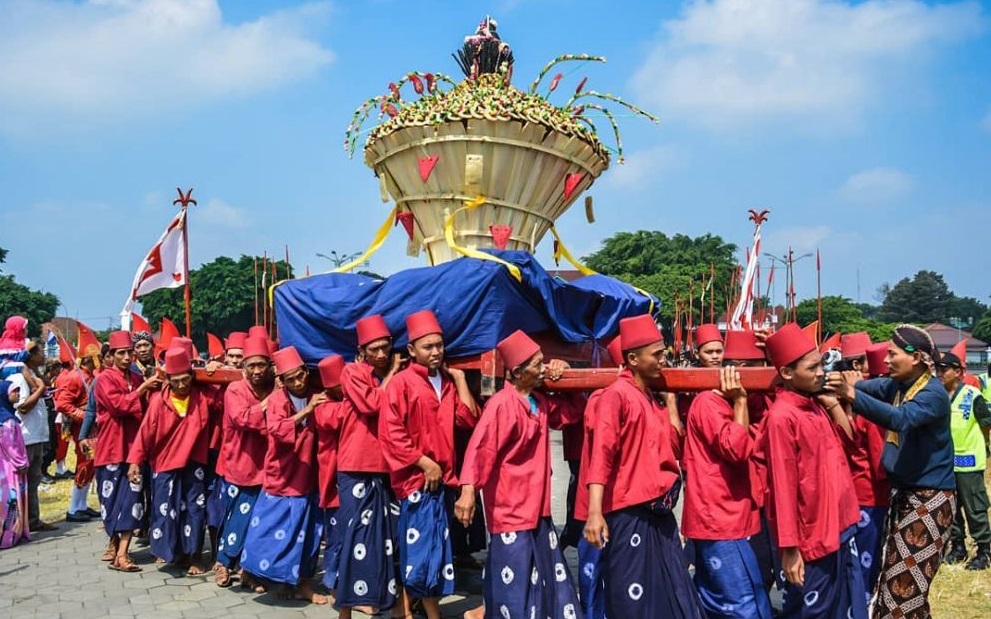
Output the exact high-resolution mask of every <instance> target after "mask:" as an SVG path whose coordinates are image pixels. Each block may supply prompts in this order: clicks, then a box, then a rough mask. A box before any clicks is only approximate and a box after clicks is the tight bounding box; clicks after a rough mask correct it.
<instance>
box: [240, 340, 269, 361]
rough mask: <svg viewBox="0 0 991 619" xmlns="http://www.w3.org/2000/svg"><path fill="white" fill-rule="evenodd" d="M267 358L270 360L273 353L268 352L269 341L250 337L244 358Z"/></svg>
mask: <svg viewBox="0 0 991 619" xmlns="http://www.w3.org/2000/svg"><path fill="white" fill-rule="evenodd" d="M249 357H265V358H266V359H270V358H271V357H272V353H271V352H269V350H268V340H267V339H265V338H263V337H249V338H248V339H247V340H246V341H245V342H244V358H245V359H247V358H249Z"/></svg>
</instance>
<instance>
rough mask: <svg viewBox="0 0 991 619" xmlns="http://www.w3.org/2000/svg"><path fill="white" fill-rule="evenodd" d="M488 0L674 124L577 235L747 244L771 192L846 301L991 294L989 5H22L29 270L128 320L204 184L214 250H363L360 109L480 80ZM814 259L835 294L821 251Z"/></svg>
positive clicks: (16, 196) (20, 146) (21, 114)
mask: <svg viewBox="0 0 991 619" xmlns="http://www.w3.org/2000/svg"><path fill="white" fill-rule="evenodd" d="M486 13H491V14H492V15H493V16H494V17H495V18H496V19H498V20H499V31H500V34H501V35H502V37H503V39H504V40H505V41H507V42H508V43H510V45H512V47H513V50H514V53H515V56H516V68H515V73H514V82H515V83H516V85H517V86H522V87H524V88H525V86H526V84H528V83H529V82H530V80H531V79H532V78H533V77H534V76H535V75H536V74H537V72H538V71H539V69H540V67H541V66H543V64H544V63H546V62H547V61H548V60H550V59H551V58H554V57H555V56H558V55H559V54H563V53H582V52H585V53H591V54H601V55H604V56H606V57H607V59H608V62H607V63H606V64H605V65H584V66H581V67H578V68H577V70H576V71H574V72H573V73H570V74H569V75H568V77H567V79H566V81H565V83H564V84H563V85H562V86H561V89H562V91H564V92H567V91H568V90H570V88H573V87H574V85H575V84H576V83H577V81H578V80H579V79H580V78H581V77H582V76H584V75H587V76H588V78H589V81H588V87H590V88H595V89H597V90H600V91H605V92H612V93H616V94H619V95H621V96H623V97H624V98H626V99H627V100H629V101H632V102H635V103H638V104H640V105H642V106H643V107H645V108H647V109H649V110H650V111H652V112H654V113H656V114H657V115H659V116H660V117H661V118H662V122H661V123H660V124H657V125H652V124H650V123H648V122H645V121H643V120H641V119H637V118H630V117H624V118H622V119H621V121H622V126H623V138H624V147H625V150H626V155H627V159H628V162H627V164H626V165H624V166H619V165H616V164H615V163H614V165H613V166H612V167H611V168H610V169H609V170H607V171H606V172H605V173H604V174H603V175H602V177H600V178H599V179H598V181H597V182H596V183H595V185H594V186H593V187H592V188H591V190H590V193H591V195H593V196H594V199H595V204H596V216H597V221H596V223H595V224H592V225H589V224H588V223H586V221H585V218H584V214H583V212H582V209H580V208H577V209H573V210H572V211H569V212H568V213H567V214H565V215H564V216H563V217H562V218H561V220H559V222H558V229H559V231H560V232H561V234H562V236H563V238H564V239H565V241H566V243H567V244H568V246H569V248H570V249H571V250H572V251H573V253H575V254H586V253H588V252H590V251H593V250H594V249H596V248H597V247H598V245H599V242H600V240H601V239H603V238H605V237H607V236H609V235H611V234H613V233H615V232H617V231H621V230H636V229H656V230H662V231H664V232H666V233H668V234H674V233H685V234H689V235H693V236H695V235H700V234H704V233H706V232H712V233H715V234H719V235H721V236H723V237H724V238H726V239H727V240H730V241H732V242H735V243H737V244H738V245H740V246H741V247H743V246H746V245H747V244H748V243H749V241H750V235H751V231H752V229H751V227H750V224H749V222H747V220H746V211H747V209H749V208H769V209H771V217H770V221H769V222H768V223H767V224H766V225H765V228H764V249H766V250H768V251H771V252H773V253H775V254H779V255H780V254H782V253H784V252H785V251H786V250H787V247H788V245H789V244H791V245H792V246H794V248H795V250H796V252H798V253H804V252H809V251H815V249H816V248H819V249H820V250H821V252H822V261H823V289H824V292H825V293H827V294H842V295H845V296H848V297H851V298H856V297H857V273H858V271H859V274H860V277H859V279H860V298H861V300H863V301H871V302H872V301H873V296H874V291H875V289H876V288H877V286H878V285H880V284H881V283H883V282H891V283H894V282H896V281H897V280H899V279H900V278H902V277H903V276H906V275H911V274H912V273H914V272H915V271H917V270H919V269H934V270H937V271H940V272H942V273H943V274H944V276H945V277H946V280H947V282H948V284H949V285H950V287H951V289H953V290H954V291H955V292H956V293H957V294H959V295H967V296H974V297H977V298H978V299H981V300H982V301H988V295H989V293H991V290H989V287H991V286H989V283H988V279H987V275H986V273H987V269H986V267H985V265H984V260H983V259H984V251H985V247H986V238H987V234H988V231H989V230H991V174H989V171H991V71H989V70H988V66H989V64H988V63H989V60H991V29H989V27H991V5H989V4H987V3H979V2H946V3H924V2H917V1H912V0H884V1H878V0H870V1H867V2H840V1H826V0H709V1H693V2H684V3H681V2H656V1H645V2H622V3H613V4H608V5H607V4H604V3H601V2H596V3H592V2H580V1H563V0H561V1H557V0H548V1H543V2H541V1H537V0H503V1H495V2H492V3H489V4H482V3H475V2H454V1H447V2H441V1H430V0H422V1H420V2H415V3H411V2H399V1H393V0H370V1H368V2H344V1H342V0H338V1H337V2H306V3H296V2H276V1H268V0H259V1H251V2H247V1H233V0H231V1H227V0H224V1H220V2H217V1H215V0H185V1H181V0H151V1H147V2H138V1H134V0H91V1H89V2H67V1H59V2H55V1H51V0H35V1H31V2H27V1H19V0H0V188H2V192H3V198H2V201H0V246H2V247H5V248H7V249H9V250H10V255H9V257H8V264H6V265H5V270H6V271H7V272H11V273H14V274H15V275H16V276H17V278H18V280H19V281H21V282H23V283H25V284H27V285H30V286H32V287H36V288H41V289H45V290H48V291H51V292H54V293H56V294H57V295H58V296H59V297H60V298H61V299H62V301H63V304H64V308H62V310H61V311H62V312H63V313H68V314H69V315H72V316H75V317H78V318H80V319H82V320H84V321H86V322H88V323H90V324H91V326H94V327H96V328H103V327H105V326H107V325H109V324H110V322H111V321H112V320H116V316H117V314H118V312H119V311H120V307H121V306H122V304H123V301H124V299H125V297H126V295H127V293H128V291H129V287H130V283H131V280H132V278H133V275H134V270H135V268H136V267H137V265H138V263H139V261H140V260H141V258H142V256H143V255H144V253H145V252H146V251H147V250H148V248H149V247H150V246H151V245H152V244H153V243H154V241H155V240H156V239H157V238H158V236H159V235H160V234H161V232H162V230H163V229H164V227H165V225H166V224H167V223H168V221H169V219H170V217H171V216H172V214H173V212H174V207H172V206H171V202H172V199H173V198H174V192H175V189H174V188H175V187H176V186H177V185H181V186H183V187H189V186H192V187H195V192H194V197H196V198H197V199H198V200H199V206H197V207H194V209H193V211H192V213H191V215H190V217H191V224H190V226H191V241H190V243H191V248H190V253H191V262H192V265H193V266H196V265H198V264H201V263H203V262H208V261H210V260H212V259H213V258H215V257H216V256H218V255H232V256H237V255H240V254H241V253H249V254H251V253H257V254H261V252H263V251H266V250H267V251H268V252H269V254H270V255H271V254H272V253H275V254H278V255H281V254H282V252H283V251H284V250H283V248H284V246H285V245H286V244H288V245H289V246H290V251H291V253H292V261H293V263H294V265H295V266H296V268H297V269H300V270H302V269H304V268H305V267H306V266H307V265H309V267H310V269H311V270H312V271H318V270H326V269H327V268H329V267H330V264H329V263H328V262H327V261H325V260H323V259H321V258H318V257H317V256H316V254H317V253H330V252H331V251H332V250H333V251H337V252H342V253H350V252H357V251H361V250H363V249H364V248H365V246H366V245H367V243H368V242H369V241H370V240H371V237H372V235H373V233H374V231H375V229H376V228H377V227H378V225H379V224H380V223H381V222H382V220H383V219H384V217H385V215H386V214H387V213H388V211H389V209H390V208H391V205H386V204H383V203H382V202H381V201H380V200H379V192H378V183H377V181H376V180H375V178H374V177H373V175H372V174H371V171H370V170H369V169H368V168H366V167H365V165H364V164H363V163H362V161H361V158H360V156H357V157H356V158H355V159H353V160H349V159H348V158H347V156H346V154H345V152H344V150H343V148H342V142H343V137H344V130H345V128H346V127H347V124H348V122H349V120H350V116H351V114H352V112H353V111H354V109H355V108H356V107H357V106H359V105H360V104H361V103H362V102H363V101H364V100H366V99H367V98H369V97H371V96H373V95H376V94H380V93H383V92H385V91H386V88H387V85H388V83H389V82H390V81H393V80H396V79H398V78H399V77H401V76H402V75H404V74H406V73H408V72H409V71H412V70H419V71H433V72H443V73H447V74H450V75H457V73H458V69H457V66H456V65H455V63H454V60H453V59H452V58H451V56H450V54H451V52H453V51H454V50H455V49H456V48H457V47H458V46H459V45H460V43H461V41H462V38H463V37H464V36H465V35H466V34H469V33H470V32H471V31H472V30H473V29H474V26H475V24H476V23H477V22H478V20H479V19H480V18H481V17H482V16H484V15H485V14H486ZM568 80H570V82H569V81H568ZM556 94H557V93H556ZM604 129H605V128H604ZM605 130H606V131H607V129H605ZM405 247H406V243H405V236H404V235H403V234H402V231H401V229H397V230H396V231H395V232H394V233H393V235H392V236H391V237H390V239H389V241H387V243H386V244H385V246H384V247H383V248H382V250H380V251H379V253H378V254H376V256H375V257H374V258H373V259H372V264H371V267H372V268H373V269H374V270H376V271H378V272H382V273H390V272H394V271H396V270H399V269H403V268H408V267H412V266H420V265H421V264H422V259H420V260H417V259H414V258H408V257H407V256H406V255H405ZM550 254H551V248H550V243H549V242H546V241H545V242H544V243H543V244H542V245H541V247H540V248H539V250H538V257H539V259H540V260H541V261H542V262H543V263H544V264H545V265H547V266H549V265H552V264H553V263H552V260H551V255H550ZM765 277H766V265H765ZM796 279H797V292H798V295H799V297H800V298H802V297H807V296H813V295H814V294H815V276H814V261H813V260H811V259H807V260H803V261H800V262H799V263H797V264H796ZM782 281H783V278H780V279H778V286H777V295H778V296H779V297H780V296H781V295H782V289H781V288H782V287H781V282H782Z"/></svg>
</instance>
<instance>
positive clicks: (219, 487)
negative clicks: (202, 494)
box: [206, 472, 227, 530]
mask: <svg viewBox="0 0 991 619" xmlns="http://www.w3.org/2000/svg"><path fill="white" fill-rule="evenodd" d="M226 498H227V497H226V496H225V495H224V478H223V477H221V476H220V475H217V474H216V473H209V472H208V473H207V483H206V526H208V527H210V528H211V529H218V530H219V529H220V527H221V525H223V524H224V517H225V516H226V515H227V502H226Z"/></svg>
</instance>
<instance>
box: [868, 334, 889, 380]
mask: <svg viewBox="0 0 991 619" xmlns="http://www.w3.org/2000/svg"><path fill="white" fill-rule="evenodd" d="M890 344H891V342H880V343H878V344H871V345H870V346H868V347H867V372H868V373H869V374H870V375H871V376H887V375H888V373H889V372H891V370H889V369H888V364H887V363H885V362H884V360H885V359H887V358H888V346H889V345H890Z"/></svg>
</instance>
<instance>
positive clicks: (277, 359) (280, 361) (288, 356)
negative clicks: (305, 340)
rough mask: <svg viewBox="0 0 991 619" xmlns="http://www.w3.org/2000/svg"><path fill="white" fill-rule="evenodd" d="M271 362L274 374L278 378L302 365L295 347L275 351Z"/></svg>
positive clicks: (301, 359)
mask: <svg viewBox="0 0 991 619" xmlns="http://www.w3.org/2000/svg"><path fill="white" fill-rule="evenodd" d="M272 362H273V363H275V373H276V374H278V375H279V376H282V375H283V374H285V373H286V372H291V371H292V370H295V369H296V368H298V367H300V366H302V365H304V364H303V358H302V357H300V356H299V352H297V351H296V347H295V346H286V347H285V348H283V349H281V350H277V351H275V354H273V355H272Z"/></svg>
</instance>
